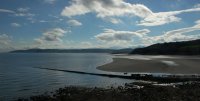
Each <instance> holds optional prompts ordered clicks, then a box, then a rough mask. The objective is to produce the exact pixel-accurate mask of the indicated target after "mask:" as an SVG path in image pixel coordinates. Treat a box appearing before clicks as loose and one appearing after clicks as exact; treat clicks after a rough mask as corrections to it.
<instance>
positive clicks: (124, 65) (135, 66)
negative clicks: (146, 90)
mask: <svg viewBox="0 0 200 101" xmlns="http://www.w3.org/2000/svg"><path fill="white" fill-rule="evenodd" d="M138 56H139V57H138ZM199 63H200V58H197V57H196V56H194V57H184V56H183V57H171V56H152V57H151V58H149V57H148V56H145V55H144V56H140V55H120V56H117V55H115V56H114V58H113V61H112V62H111V63H108V64H105V65H102V66H99V67H97V69H98V70H102V71H107V72H124V73H158V74H162V73H164V74H185V75H187V74H200V68H199V67H198V66H199Z"/></svg>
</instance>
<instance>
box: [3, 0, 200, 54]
mask: <svg viewBox="0 0 200 101" xmlns="http://www.w3.org/2000/svg"><path fill="white" fill-rule="evenodd" d="M198 38H200V0H1V3H0V52H5V51H10V50H15V49H29V48H65V49H70V48H134V47H140V46H148V45H151V44H154V43H162V42H172V41H185V40H194V39H198Z"/></svg>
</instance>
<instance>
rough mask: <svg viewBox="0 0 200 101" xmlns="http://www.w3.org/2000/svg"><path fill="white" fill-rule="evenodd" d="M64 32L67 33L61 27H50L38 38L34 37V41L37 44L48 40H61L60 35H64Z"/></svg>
mask: <svg viewBox="0 0 200 101" xmlns="http://www.w3.org/2000/svg"><path fill="white" fill-rule="evenodd" d="M65 33H67V31H65V30H63V29H61V28H54V29H50V30H48V31H45V32H44V33H42V36H41V37H40V38H36V39H35V41H36V42H37V43H38V44H46V43H49V42H56V43H57V42H62V37H64V34H65Z"/></svg>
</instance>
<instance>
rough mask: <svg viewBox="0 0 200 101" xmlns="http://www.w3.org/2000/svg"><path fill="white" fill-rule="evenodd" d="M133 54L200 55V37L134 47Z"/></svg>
mask: <svg viewBox="0 0 200 101" xmlns="http://www.w3.org/2000/svg"><path fill="white" fill-rule="evenodd" d="M131 54H142V55H200V39H198V40H192V41H182V42H169V43H159V44H154V45H151V46H148V47H144V48H137V49H134V50H133V51H132V52H131Z"/></svg>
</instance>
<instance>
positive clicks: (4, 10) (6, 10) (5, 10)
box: [0, 9, 15, 13]
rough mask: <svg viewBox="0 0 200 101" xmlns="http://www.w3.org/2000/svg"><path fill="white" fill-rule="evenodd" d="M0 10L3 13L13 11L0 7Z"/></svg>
mask: <svg viewBox="0 0 200 101" xmlns="http://www.w3.org/2000/svg"><path fill="white" fill-rule="evenodd" d="M0 12H3V13H15V12H14V11H12V10H8V9H0Z"/></svg>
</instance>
